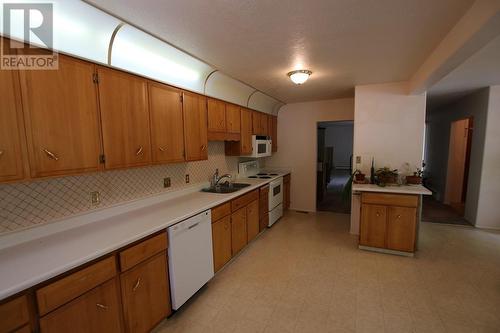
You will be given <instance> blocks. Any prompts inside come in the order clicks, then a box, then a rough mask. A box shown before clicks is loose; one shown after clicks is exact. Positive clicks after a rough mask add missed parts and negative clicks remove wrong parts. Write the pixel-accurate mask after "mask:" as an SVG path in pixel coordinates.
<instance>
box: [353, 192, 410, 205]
mask: <svg viewBox="0 0 500 333" xmlns="http://www.w3.org/2000/svg"><path fill="white" fill-rule="evenodd" d="M361 202H362V203H367V204H374V205H390V206H403V207H417V205H418V197H417V196H416V195H405V194H390V193H370V192H365V193H363V194H362V196H361Z"/></svg>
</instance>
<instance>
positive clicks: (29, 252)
mask: <svg viewBox="0 0 500 333" xmlns="http://www.w3.org/2000/svg"><path fill="white" fill-rule="evenodd" d="M286 173H288V172H284V174H286ZM280 176H282V175H280ZM278 177H279V176H276V177H273V178H271V179H238V180H237V181H238V182H244V183H248V184H251V186H249V187H246V188H244V189H242V190H240V191H237V192H234V193H230V194H216V193H205V192H200V191H199V190H200V188H201V186H197V187H193V188H192V189H191V190H190V191H179V195H177V196H175V192H173V194H174V195H173V194H172V193H170V194H169V197H168V199H166V200H163V201H161V200H158V198H152V199H151V198H149V199H145V200H149V202H154V203H153V204H151V205H148V206H143V207H140V205H139V207H140V208H138V209H134V210H130V208H129V211H127V212H125V213H124V211H126V210H127V209H126V208H125V207H124V206H123V207H113V208H109V209H108V212H106V210H103V211H102V212H99V214H101V216H106V217H105V218H102V219H100V220H99V219H98V220H92V221H91V220H89V221H88V222H79V219H80V220H85V219H86V217H85V216H82V217H80V218H78V217H77V218H74V217H73V218H70V219H67V221H60V222H57V223H54V224H53V225H51V224H49V225H46V226H41V227H39V228H32V229H28V230H26V231H20V232H18V233H14V234H8V235H6V236H5V237H3V236H1V237H0V245H3V246H0V300H2V299H4V298H6V297H9V296H11V295H13V294H15V293H18V292H20V291H22V290H24V289H27V288H30V287H32V286H34V285H36V284H38V283H40V282H43V281H45V280H48V279H50V278H52V277H55V276H57V275H59V274H61V273H64V272H66V271H68V270H70V269H73V268H75V267H78V266H80V265H82V264H85V263H87V262H89V261H92V260H94V259H97V258H99V257H101V256H103V255H105V254H107V253H110V252H112V251H114V250H117V249H119V248H121V247H123V246H126V245H128V244H130V243H133V242H135V241H137V240H140V239H141V238H144V237H146V236H149V235H151V234H154V233H155V232H157V231H161V230H164V229H166V228H167V227H169V226H171V225H173V224H175V223H177V222H180V221H182V220H185V219H187V218H189V217H191V216H193V215H196V214H198V213H200V212H203V211H205V210H207V209H210V208H212V207H215V206H217V205H219V204H221V203H223V202H226V201H228V200H231V199H233V198H236V197H238V196H240V195H242V194H245V193H247V192H250V191H252V190H254V189H256V188H259V187H261V186H262V185H265V184H267V183H269V182H271V181H272V180H274V179H276V178H278ZM165 197H166V196H165ZM125 206H126V205H125ZM136 206H137V204H136ZM111 211H113V212H114V213H110V212H111ZM91 214H92V213H91ZM93 214H94V215H95V214H96V213H93ZM112 214H114V215H112ZM110 215H111V216H110ZM70 224H71V225H70ZM2 242H3V244H2Z"/></svg>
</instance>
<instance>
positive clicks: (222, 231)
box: [212, 216, 231, 272]
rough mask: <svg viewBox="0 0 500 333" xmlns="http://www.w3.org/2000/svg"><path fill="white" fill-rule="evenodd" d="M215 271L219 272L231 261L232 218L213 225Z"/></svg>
mask: <svg viewBox="0 0 500 333" xmlns="http://www.w3.org/2000/svg"><path fill="white" fill-rule="evenodd" d="M212 246H213V251H214V271H215V272H217V271H218V270H219V269H221V268H222V266H224V265H225V264H226V263H227V262H228V261H229V260H231V216H226V217H223V218H222V219H219V220H218V221H216V222H214V223H212Z"/></svg>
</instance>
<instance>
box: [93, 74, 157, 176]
mask: <svg viewBox="0 0 500 333" xmlns="http://www.w3.org/2000/svg"><path fill="white" fill-rule="evenodd" d="M98 74H99V101H100V107H101V121H102V136H103V144H104V155H105V161H106V162H105V166H106V169H116V168H124V167H130V166H141V165H147V164H150V163H151V142H150V127H149V110H148V97H147V82H146V80H144V79H141V78H138V77H136V76H133V75H130V74H126V73H123V72H120V71H116V70H112V69H109V68H104V67H99V68H98Z"/></svg>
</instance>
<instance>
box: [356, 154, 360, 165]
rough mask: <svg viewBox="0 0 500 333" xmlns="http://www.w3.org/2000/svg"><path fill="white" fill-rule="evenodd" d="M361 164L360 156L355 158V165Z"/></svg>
mask: <svg viewBox="0 0 500 333" xmlns="http://www.w3.org/2000/svg"><path fill="white" fill-rule="evenodd" d="M359 163H361V156H356V164H359Z"/></svg>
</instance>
